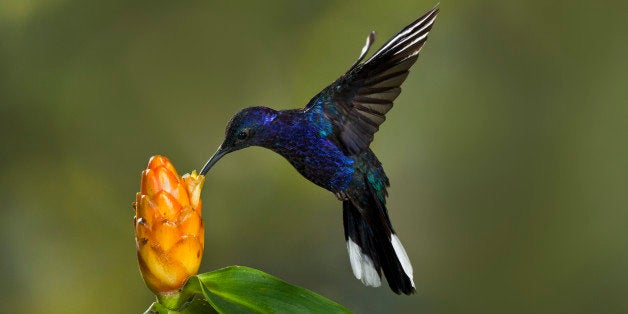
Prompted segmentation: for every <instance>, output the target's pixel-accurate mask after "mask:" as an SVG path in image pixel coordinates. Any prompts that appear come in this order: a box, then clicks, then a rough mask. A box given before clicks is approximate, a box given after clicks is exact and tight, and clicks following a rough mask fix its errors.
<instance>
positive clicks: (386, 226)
mask: <svg viewBox="0 0 628 314" xmlns="http://www.w3.org/2000/svg"><path fill="white" fill-rule="evenodd" d="M437 14H438V9H437V8H435V9H432V10H430V11H429V12H428V13H426V14H425V15H424V16H422V17H421V18H419V19H417V20H416V21H414V22H413V23H412V24H410V25H408V26H407V27H406V28H404V29H403V30H402V31H401V32H399V34H397V35H396V36H394V37H393V38H392V39H390V40H389V41H388V42H387V43H385V44H384V46H383V47H382V48H380V49H379V50H378V51H377V52H375V53H374V54H373V56H371V57H370V58H369V59H368V60H367V61H365V62H362V60H363V59H364V57H365V55H366V53H367V52H368V48H369V47H370V46H371V44H372V43H373V41H374V38H375V37H374V33H371V35H370V36H369V37H368V38H367V43H366V46H365V47H364V49H363V50H362V53H361V55H360V57H359V58H358V61H357V62H356V63H355V64H354V65H353V66H352V67H351V68H350V69H349V70H348V71H347V73H345V74H344V75H342V76H341V77H340V78H339V79H337V80H336V81H335V82H334V83H332V84H331V85H329V86H328V87H327V88H325V89H324V90H323V91H321V92H320V93H319V94H318V95H316V96H314V97H313V98H312V100H310V102H309V103H308V104H307V105H306V106H305V108H303V109H293V110H283V111H276V110H273V109H270V108H266V107H251V108H246V109H243V110H242V111H240V112H238V113H237V114H236V115H235V116H234V117H233V118H232V119H231V121H230V122H229V124H228V125H227V130H226V134H225V140H224V142H223V143H222V145H221V146H220V148H219V149H218V151H217V152H216V154H214V156H212V158H211V159H210V160H209V161H208V162H207V164H206V165H205V166H204V167H203V169H202V170H201V173H202V174H205V173H207V171H208V170H209V168H211V167H212V166H213V165H214V164H215V163H216V161H218V159H220V158H221V157H222V156H224V155H225V154H227V153H229V152H233V151H236V150H239V149H242V148H245V147H248V146H252V145H255V146H261V147H265V148H268V149H270V150H272V151H274V152H276V153H278V154H280V155H281V156H283V157H285V158H286V159H287V160H288V161H289V162H290V163H291V164H292V165H293V166H294V168H296V169H297V171H298V172H299V173H301V174H302V175H303V176H304V177H306V178H307V179H308V180H310V181H312V182H313V183H315V184H317V185H319V186H321V187H323V188H325V189H327V190H329V191H331V192H332V193H334V194H335V195H336V197H338V199H340V200H341V201H342V202H343V221H344V227H345V239H346V240H347V249H348V251H349V257H350V261H351V267H352V269H353V272H354V274H355V276H356V277H357V278H358V279H361V280H362V282H363V283H365V284H366V285H369V286H379V285H380V277H381V272H382V271H383V272H384V275H385V276H386V278H387V280H388V284H389V286H390V288H391V289H392V290H393V291H394V292H396V293H405V294H410V293H413V292H414V291H415V287H414V281H413V277H412V276H413V274H412V266H411V264H410V261H409V259H408V256H407V254H406V252H405V249H404V248H403V246H402V245H401V242H400V241H399V239H398V238H397V236H396V234H395V231H394V229H393V227H392V224H391V223H390V219H389V217H388V211H387V209H386V197H387V191H386V188H387V187H388V186H389V181H388V177H387V176H386V174H385V172H384V169H383V168H382V165H381V163H380V162H379V160H378V159H377V157H376V156H375V154H374V153H373V152H372V151H371V149H370V148H369V145H370V143H371V142H372V141H373V136H374V134H375V133H376V132H377V131H378V130H379V126H380V125H381V124H382V123H383V122H384V121H385V119H386V118H385V114H386V112H388V110H390V109H391V108H392V106H393V101H394V100H395V99H396V98H397V96H399V94H400V92H401V88H400V86H401V84H402V83H403V82H404V81H405V79H406V77H407V75H408V71H409V69H410V67H411V66H412V65H413V64H414V63H415V61H416V60H417V58H418V55H419V52H420V50H421V48H422V47H423V44H424V43H425V41H426V39H427V35H428V33H429V31H430V30H431V28H432V25H433V23H434V20H435V19H436V15H437Z"/></svg>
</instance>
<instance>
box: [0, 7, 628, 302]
mask: <svg viewBox="0 0 628 314" xmlns="http://www.w3.org/2000/svg"><path fill="white" fill-rule="evenodd" d="M434 4H435V3H434V2H429V1H423V0H421V1H398V2H397V1H395V2H394V3H393V2H386V3H385V2H383V1H369V2H345V1H316V2H309V1H308V2H304V1H288V0H286V1H275V2H261V1H260V2H253V1H248V2H243V1H234V2H231V3H229V4H225V3H213V2H211V1H189V2H173V1H79V0H54V1H43V0H42V1H36V0H31V1H17V0H13V1H12V0H9V1H6V0H5V1H2V2H0V131H1V132H2V136H1V142H0V144H1V146H0V147H1V148H0V171H1V173H2V175H1V176H0V178H1V179H0V191H1V192H0V193H1V194H0V196H1V201H2V212H1V213H2V227H1V228H0V250H1V254H2V256H1V258H0V261H1V262H0V267H1V273H2V278H1V281H0V288H1V294H0V295H1V296H0V304H1V307H2V310H0V311H1V312H6V313H138V312H141V311H143V310H144V309H146V308H147V307H148V305H149V304H150V302H151V301H152V299H153V297H152V296H151V293H150V292H149V291H148V289H147V288H146V287H145V286H144V283H143V281H142V279H141V277H140V275H139V271H138V267H137V262H136V256H135V244H134V241H133V229H132V222H131V219H132V216H133V211H132V209H131V202H132V201H133V199H134V195H135V192H136V191H137V190H138V189H139V178H140V172H141V170H142V169H143V168H144V167H145V166H146V163H147V161H148V158H149V157H150V156H151V155H154V154H164V155H167V156H168V157H169V158H171V160H172V161H173V163H174V164H175V165H176V166H177V168H178V169H179V170H180V171H181V172H186V171H189V170H192V169H194V168H196V169H198V168H200V167H201V166H202V164H203V163H204V162H205V161H206V159H207V158H208V157H209V156H210V155H211V154H212V153H213V152H214V150H215V149H216V147H217V146H218V145H219V144H220V143H221V141H222V136H223V134H224V133H223V132H224V126H225V124H226V122H227V121H228V120H229V118H230V117H231V115H232V114H234V113H235V112H236V111H238V110H239V109H241V108H243V107H247V106H252V105H267V106H270V107H273V108H276V109H287V108H296V107H302V106H304V105H305V104H306V103H307V101H308V100H309V99H310V97H312V96H313V95H314V94H316V93H317V92H318V91H319V90H321V89H322V88H323V87H325V86H326V85H327V84H329V83H331V82H332V81H333V80H334V79H336V78H337V77H338V76H339V75H340V74H342V73H343V71H344V70H346V69H347V68H348V67H349V66H350V65H351V64H352V63H353V61H354V60H355V58H356V57H357V55H358V54H359V51H360V49H361V48H362V45H363V43H364V38H365V36H366V35H367V34H368V32H369V31H371V30H377V31H378V35H379V36H378V40H377V41H376V47H379V46H380V45H381V44H382V43H383V42H384V41H385V40H387V39H388V38H389V37H390V36H392V35H393V34H394V33H395V32H396V31H398V30H400V29H401V28H402V27H403V26H405V25H406V24H407V23H409V22H410V21H412V20H414V19H415V18H417V17H418V16H420V15H421V14H423V13H424V12H425V11H427V10H428V9H430V8H431V7H432V6H433V5H434ZM440 7H441V14H440V16H439V19H438V20H437V23H436V25H435V27H434V29H433V31H432V33H431V37H430V40H429V41H428V43H427V45H426V46H425V49H424V50H423V52H422V54H421V57H420V58H419V61H418V63H417V64H416V65H415V67H414V68H413V72H412V74H411V75H410V77H409V79H408V80H407V81H406V83H405V84H404V92H403V93H402V95H401V96H400V97H399V98H398V101H397V102H396V107H395V108H394V110H392V111H391V112H390V113H389V114H388V121H389V122H387V123H385V124H384V125H383V126H382V128H381V131H380V132H379V133H378V134H377V136H376V140H375V142H374V143H373V145H372V146H373V149H374V151H375V152H376V153H377V154H378V156H379V158H380V159H381V161H382V162H383V164H384V166H385V169H386V170H387V173H388V176H389V177H390V179H391V182H392V187H391V188H390V198H389V208H390V214H391V218H392V221H393V223H395V226H396V229H397V232H398V234H399V236H400V238H401V239H402V241H403V242H404V244H405V247H406V249H407V251H408V254H409V256H410V258H411V260H412V262H413V264H414V269H415V282H416V283H417V288H418V294H416V295H413V296H410V297H407V296H397V295H395V294H393V293H392V292H390V291H389V290H388V288H387V287H382V288H379V289H373V288H367V287H364V286H363V285H362V284H361V283H360V282H359V281H358V280H356V279H354V278H353V274H352V272H351V270H350V266H349V261H348V257H347V253H346V249H345V242H344V237H343V231H342V214H341V205H340V203H339V202H338V201H337V200H336V199H335V198H334V196H333V195H332V194H331V193H329V192H327V191H324V190H322V189H321V188H319V187H317V186H315V185H313V184H311V183H309V182H307V181H306V180H305V179H303V178H302V177H301V176H299V175H298V173H297V172H296V171H295V170H294V169H293V168H292V167H291V166H290V165H289V164H288V163H287V162H286V161H285V160H284V159H282V158H281V157H279V156H278V155H275V154H273V153H271V152H270V151H267V150H264V149H261V148H252V149H248V150H244V151H240V152H237V153H234V154H232V155H230V156H228V157H227V158H224V159H223V160H222V161H221V162H220V163H219V164H218V165H217V166H216V167H215V168H213V169H212V172H211V173H210V175H209V176H208V178H207V182H206V186H205V190H204V218H205V220H206V242H205V244H206V249H205V255H204V259H203V265H202V266H201V271H210V270H213V269H217V268H220V267H224V266H228V265H234V264H238V265H246V266H251V267H255V268H259V269H261V270H264V271H266V272H268V273H270V274H273V275H275V276H278V277H280V278H283V279H285V280H287V281H289V282H291V283H294V284H298V285H301V286H303V287H306V288H309V289H312V290H314V291H316V292H318V293H321V294H323V295H325V296H327V297H329V298H331V299H333V300H336V301H338V302H339V303H342V304H344V305H346V306H347V307H349V308H351V309H353V310H355V311H357V312H372V313H404V312H414V313H627V312H628V301H627V299H626V293H627V292H628V228H627V226H628V180H627V174H628V146H627V145H626V143H627V136H628V106H627V104H628V92H627V82H628V77H627V74H628V58H627V55H628V41H627V40H626V30H628V22H627V18H628V16H627V15H626V13H627V12H628V2H626V1H615V2H614V3H611V2H602V1H599V2H596V1H586V2H585V1H542V0H538V1H475V2H473V1H468V2H463V1H456V2H454V1H444V2H442V3H441V5H440ZM384 285H385V284H384Z"/></svg>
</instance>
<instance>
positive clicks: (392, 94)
mask: <svg viewBox="0 0 628 314" xmlns="http://www.w3.org/2000/svg"><path fill="white" fill-rule="evenodd" d="M437 15H438V8H434V9H432V10H430V11H429V12H427V13H426V14H425V15H423V16H422V17H420V18H418V19H417V20H416V21H414V22H413V23H411V24H410V25H408V26H407V27H406V28H404V29H403V30H401V31H400V32H399V33H398V34H397V35H395V36H394V37H393V38H391V39H390V40H389V41H388V42H386V44H384V46H382V48H380V49H379V50H378V51H377V52H376V53H375V54H373V56H371V57H370V58H369V59H368V60H367V61H365V62H363V63H360V62H361V61H362V59H363V58H364V56H365V55H366V52H367V51H368V49H369V47H370V46H371V44H372V43H373V40H374V33H371V34H370V35H369V36H368V37H367V41H366V45H365V46H364V48H363V49H362V53H361V54H360V57H359V58H358V60H357V61H356V63H354V64H353V66H352V67H351V68H350V69H349V71H347V73H345V74H344V75H343V76H341V77H340V78H339V79H337V80H336V81H335V82H334V83H333V84H331V85H330V86H328V87H327V88H325V89H324V90H323V91H322V92H320V93H319V94H318V95H316V96H315V97H314V98H312V100H310V103H309V104H308V105H307V106H306V107H305V109H306V110H308V109H310V108H311V107H314V106H322V107H323V112H325V115H326V116H327V118H328V119H329V120H330V121H332V123H333V125H334V128H335V131H336V134H338V135H339V140H340V142H341V143H342V144H343V146H344V147H343V148H344V149H345V150H346V151H347V152H348V153H349V154H351V155H355V154H358V153H360V152H362V151H364V150H365V149H367V148H368V146H369V145H370V143H371V142H372V141H373V136H374V134H375V133H376V132H377V131H378V130H379V126H380V125H381V124H382V123H384V121H385V120H386V117H385V115H386V113H387V112H388V111H389V110H390V109H391V108H392V106H393V101H394V100H395V99H396V98H397V96H399V94H400V93H401V88H400V86H401V84H402V83H403V82H404V81H405V80H406V77H407V76H408V71H409V69H410V67H411V66H412V65H413V64H414V63H415V62H416V60H417V58H418V55H419V52H420V51H421V48H422V47H423V44H424V43H425V41H426V40H427V35H428V33H429V31H430V30H431V29H432V25H433V24H434V20H435V19H436V16H437Z"/></svg>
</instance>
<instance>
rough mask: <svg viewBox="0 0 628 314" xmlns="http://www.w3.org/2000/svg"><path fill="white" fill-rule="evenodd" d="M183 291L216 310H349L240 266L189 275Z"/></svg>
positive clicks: (260, 272)
mask: <svg viewBox="0 0 628 314" xmlns="http://www.w3.org/2000/svg"><path fill="white" fill-rule="evenodd" d="M184 290H188V291H190V292H195V293H200V294H202V295H203V296H205V298H206V299H207V301H208V302H209V303H210V304H211V305H212V306H213V308H214V309H216V310H217V311H218V312H219V313H302V312H316V313H350V311H349V310H348V309H347V308H345V307H343V306H342V305H340V304H338V303H335V302H333V301H331V300H329V299H326V298H324V297H322V296H320V295H318V294H316V293H314V292H312V291H310V290H307V289H304V288H300V287H297V286H293V285H291V284H289V283H287V282H285V281H283V280H281V279H279V278H277V277H273V276H271V275H269V274H266V273H264V272H262V271H259V270H256V269H253V268H248V267H243V266H231V267H227V268H223V269H219V270H216V271H212V272H209V273H204V274H200V275H197V276H194V277H191V278H190V279H189V280H188V283H187V284H186V287H185V288H184Z"/></svg>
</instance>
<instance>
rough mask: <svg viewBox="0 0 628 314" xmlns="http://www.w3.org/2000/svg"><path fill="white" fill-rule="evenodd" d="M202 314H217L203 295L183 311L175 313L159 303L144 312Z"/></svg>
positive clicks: (149, 313)
mask: <svg viewBox="0 0 628 314" xmlns="http://www.w3.org/2000/svg"><path fill="white" fill-rule="evenodd" d="M156 313H159V314H200V313H216V310H214V308H213V307H212V306H211V304H209V303H207V301H206V300H205V299H204V298H203V296H202V295H199V296H197V297H195V298H194V300H192V302H190V303H189V304H188V305H187V307H186V308H185V309H183V310H181V311H180V312H179V311H174V310H170V309H168V308H166V307H165V306H163V305H161V304H160V303H159V302H154V303H153V304H151V306H150V307H149V308H148V310H146V312H144V314H156Z"/></svg>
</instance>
